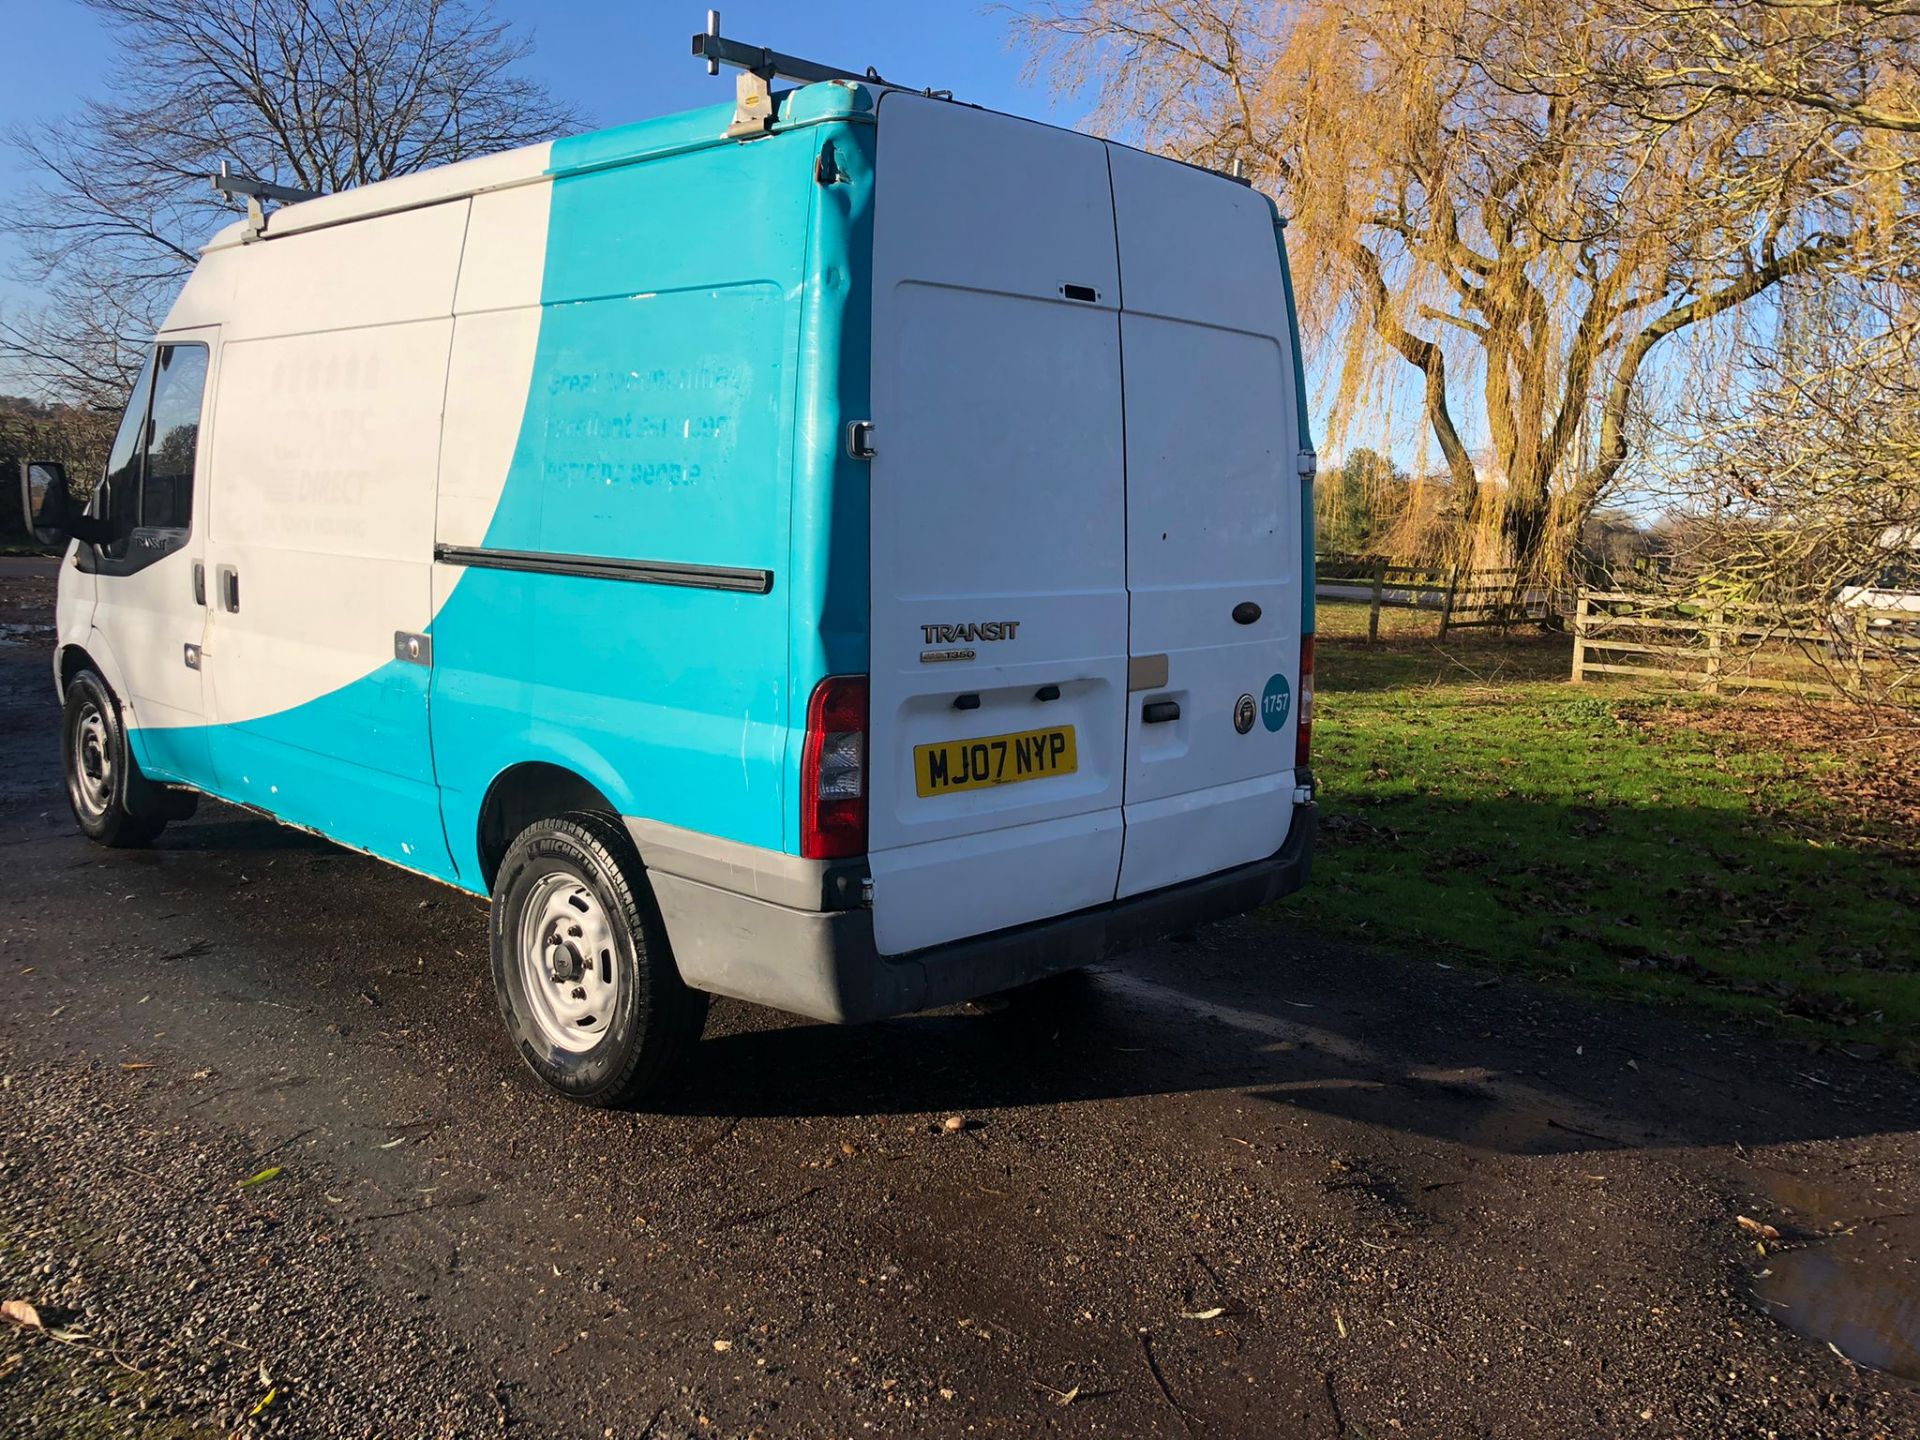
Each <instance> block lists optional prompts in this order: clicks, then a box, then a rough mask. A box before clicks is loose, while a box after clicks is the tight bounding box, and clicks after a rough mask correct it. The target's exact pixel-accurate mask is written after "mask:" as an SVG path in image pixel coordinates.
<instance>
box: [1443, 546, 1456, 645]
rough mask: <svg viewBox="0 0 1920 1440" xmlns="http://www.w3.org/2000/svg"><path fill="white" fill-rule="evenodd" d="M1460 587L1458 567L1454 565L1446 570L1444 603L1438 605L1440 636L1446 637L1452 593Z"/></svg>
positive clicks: (1451, 617) (1451, 615)
mask: <svg viewBox="0 0 1920 1440" xmlns="http://www.w3.org/2000/svg"><path fill="white" fill-rule="evenodd" d="M1459 588H1460V567H1459V566H1458V565H1456V566H1454V567H1453V569H1452V570H1450V571H1448V572H1447V598H1446V603H1445V604H1443V605H1442V606H1441V607H1440V638H1441V639H1442V640H1444V639H1446V638H1447V629H1448V627H1449V626H1451V625H1452V624H1453V594H1454V591H1456V590H1458V589H1459Z"/></svg>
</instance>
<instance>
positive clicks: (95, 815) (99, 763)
mask: <svg viewBox="0 0 1920 1440" xmlns="http://www.w3.org/2000/svg"><path fill="white" fill-rule="evenodd" d="M60 758H61V762H62V766H63V769H64V770H65V773H66V781H67V803H68V804H69V805H71V806H72V807H73V818H74V819H75V820H76V821H77V822H78V823H79V825H80V830H81V833H83V834H84V835H85V836H86V837H87V838H88V839H89V840H93V841H97V842H98V843H99V844H102V845H112V846H116V847H128V848H131V847H137V846H142V845H150V844H152V843H153V840H154V837H155V836H157V835H159V833H160V832H161V831H162V830H164V829H166V827H167V821H168V820H169V819H174V818H179V817H180V816H181V815H183V814H191V813H192V799H191V797H188V796H185V795H184V794H183V795H182V797H181V798H179V799H175V797H174V795H173V792H170V791H168V790H167V789H166V788H165V787H164V786H161V785H156V784H154V783H153V781H151V780H149V779H148V778H147V777H146V776H145V775H143V774H142V773H141V771H140V767H139V766H138V765H137V764H135V763H134V759H133V754H132V752H131V751H130V750H129V749H128V748H127V731H126V726H125V725H124V724H123V723H122V722H121V718H120V706H119V703H118V702H117V701H116V700H115V699H114V697H113V692H112V691H111V690H109V689H108V688H107V682H106V681H104V680H102V679H101V678H100V677H99V676H98V675H97V674H95V673H94V672H93V671H91V670H82V671H81V672H80V673H79V674H78V675H76V676H74V677H73V679H72V680H71V681H70V682H69V683H68V685H67V699H66V707H65V709H64V710H63V711H62V714H61V718H60Z"/></svg>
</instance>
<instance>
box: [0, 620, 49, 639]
mask: <svg viewBox="0 0 1920 1440" xmlns="http://www.w3.org/2000/svg"><path fill="white" fill-rule="evenodd" d="M52 638H53V626H51V625H47V624H44V623H42V622H39V621H30V620H28V621H23V620H0V641H4V640H51V639H52Z"/></svg>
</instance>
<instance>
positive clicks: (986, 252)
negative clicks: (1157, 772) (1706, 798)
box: [868, 91, 1127, 954]
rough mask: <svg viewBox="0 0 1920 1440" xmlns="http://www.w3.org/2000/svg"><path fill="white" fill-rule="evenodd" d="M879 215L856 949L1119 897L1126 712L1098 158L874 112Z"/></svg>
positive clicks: (1001, 132)
mask: <svg viewBox="0 0 1920 1440" xmlns="http://www.w3.org/2000/svg"><path fill="white" fill-rule="evenodd" d="M877 143H878V151H877V156H876V163H875V177H876V190H875V200H874V314H873V419H874V431H873V441H872V443H873V448H874V450H875V457H874V459H873V462H872V469H871V477H872V501H871V513H872V614H871V625H872V632H871V633H872V641H871V644H872V661H871V668H872V677H871V684H872V691H871V704H872V718H871V730H870V734H869V740H870V745H871V752H870V757H869V766H868V779H869V784H870V787H871V789H870V795H869V827H870V834H869V856H870V861H871V865H872V872H873V881H874V900H873V906H874V932H875V936H876V939H877V942H878V944H879V948H880V950H881V951H882V952H883V953H885V954H900V953H904V952H906V951H911V950H917V949H921V948H924V947H926V946H930V945H936V944H940V943H942V942H943V941H948V940H953V939H956V938H959V937H961V936H967V935H977V934H984V933H987V932H989V931H993V930H999V929H1004V928H1006V927H1009V926H1013V925H1019V924H1023V923H1026V922H1028V921H1032V920H1038V919H1041V918H1044V917H1047V916H1051V915H1057V914H1062V913H1065V912H1068V911H1073V910H1079V909H1084V908H1086V907H1088V906H1090V905H1096V904H1100V903H1103V902H1106V901H1109V900H1111V899H1112V898H1113V892H1114V885H1115V882H1116V879H1117V877H1118V873H1119V866H1120V837H1121V814H1120V804H1121V785H1122V776H1121V768H1122V757H1123V738H1122V727H1123V724H1124V703H1125V698H1126V626H1127V596H1126V577H1125V539H1124V520H1125V500H1124V489H1123V474H1122V465H1123V457H1122V453H1121V415H1120V343H1119V320H1118V308H1117V307H1118V303H1119V299H1118V292H1119V283H1118V280H1119V277H1118V272H1117V265H1116V259H1115V253H1114V231H1113V211H1112V200H1111V192H1110V189H1109V184H1108V175H1107V163H1106V152H1105V147H1104V145H1103V143H1102V142H1100V141H1098V140H1094V139H1091V138H1090V137H1087V136H1084V135H1075V134H1072V133H1069V132H1067V131H1062V130H1055V129H1052V128H1050V127H1047V126H1042V125H1034V124H1030V123H1028V122H1026V121H1021V120H1014V119H1011V118H1009V117H1007V116H1003V115H994V114H990V113H987V112H984V111H979V110H973V109H970V108H968V107H966V106H960V105H954V104H951V103H947V102H942V101H937V100H931V99H925V98H921V97H918V96H913V95H907V94H902V93H900V92H897V91H889V92H887V93H886V95H885V96H884V97H883V98H882V100H881V102H880V109H879V137H878V142H877Z"/></svg>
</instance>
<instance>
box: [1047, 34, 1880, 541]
mask: <svg viewBox="0 0 1920 1440" xmlns="http://www.w3.org/2000/svg"><path fill="white" fill-rule="evenodd" d="M1660 3H1662V0H1511V3H1502V4H1501V5H1500V6H1499V8H1498V9H1497V11H1496V10H1495V9H1493V8H1491V7H1490V6H1488V5H1487V4H1486V3H1485V0H1296V3H1292V4H1282V3H1278V0H1269V3H1260V0H1052V3H1049V4H1047V5H1045V6H1043V7H1042V8H1041V9H1040V10H1038V11H1037V12H1031V13H1028V14H1027V15H1025V16H1024V17H1022V18H1019V19H1017V20H1016V22H1015V23H1016V25H1017V26H1018V27H1019V28H1021V29H1022V30H1023V31H1024V32H1025V34H1026V35H1027V37H1028V38H1029V39H1030V40H1031V41H1032V42H1033V43H1034V44H1035V45H1036V47H1037V48H1038V52H1039V53H1041V54H1046V55H1050V56H1051V57H1053V58H1054V59H1055V60H1056V61H1058V62H1059V63H1060V64H1061V66H1062V70H1061V79H1062V83H1063V84H1064V85H1067V86H1081V85H1084V86H1088V87H1089V88H1090V89H1091V90H1092V92H1093V94H1094V96H1095V98H1096V102H1097V107H1098V108H1097V111H1096V113H1097V116H1098V118H1099V120H1100V122H1101V123H1102V124H1104V125H1105V126H1106V127H1107V128H1109V129H1110V130H1113V131H1115V132H1117V133H1120V134H1123V135H1126V136H1128V137H1129V138H1136V139H1138V140H1140V141H1142V142H1144V143H1146V144H1149V145H1151V146H1155V147H1157V148H1161V149H1164V150H1168V151H1170V152H1172V153H1175V154H1178V155H1180V156H1182V157H1183V158H1187V159H1191V160H1195V161H1198V162H1201V163H1206V164H1212V165H1217V166H1225V165H1228V164H1230V163H1232V162H1233V161H1236V160H1237V161H1240V162H1243V163H1244V164H1245V165H1246V166H1247V168H1248V169H1249V171H1250V172H1251V173H1252V175H1253V176H1254V177H1255V178H1256V180H1257V181H1258V182H1259V183H1262V184H1265V185H1267V186H1268V187H1270V188H1271V189H1273V190H1274V191H1275V193H1276V194H1278V195H1279V196H1280V198H1281V203H1282V207H1283V210H1284V212H1285V213H1287V214H1288V215H1289V216H1290V218H1291V221H1292V226H1293V228H1292V229H1291V230H1290V232H1289V234H1290V238H1291V242H1292V248H1293V250H1294V252H1295V255H1296V263H1297V266H1298V271H1299V274H1300V278H1301V281H1302V302H1303V310H1304V314H1305V319H1306V321H1307V324H1308V327H1309V332H1310V333H1309V339H1310V340H1313V341H1316V342H1317V343H1318V344H1319V346H1320V347H1321V349H1322V351H1323V353H1325V354H1328V355H1329V356H1330V357H1331V358H1333V359H1335V360H1336V361H1338V362H1339V365H1338V372H1339V375H1340V391H1339V395H1338V397H1337V399H1336V405H1335V412H1336V413H1335V425H1336V430H1338V428H1340V427H1342V426H1344V425H1346V424H1349V423H1351V420H1352V417H1353V414H1354V412H1355V411H1356V409H1357V408H1358V406H1357V405H1356V403H1355V402H1356V401H1357V400H1358V399H1359V398H1360V397H1362V396H1364V395H1366V394H1368V393H1370V392H1373V391H1377V389H1378V388H1379V386H1380V384H1381V382H1382V380H1383V378H1384V377H1386V376H1388V375H1390V374H1391V372H1392V371H1393V370H1394V369H1400V368H1410V370H1411V371H1412V373H1413V376H1414V377H1415V379H1416V381H1417V385H1418V388H1419V391H1420V394H1421V396H1422V401H1421V406H1422V413H1423V416H1424V420H1425V422H1426V428H1427V429H1428V430H1429V431H1430V433H1431V440H1432V443H1433V444H1434V445H1435V446H1436V447H1437V449H1438V451H1439V454H1440V456H1441V458H1442V459H1443V461H1444V463H1445V467H1446V470H1447V472H1448V475H1449V478H1450V489H1451V491H1452V496H1453V500H1454V504H1455V507H1456V509H1457V511H1458V512H1459V515H1460V517H1461V518H1462V519H1463V520H1468V521H1472V522H1477V523H1476V524H1475V525H1473V526H1472V527H1463V528H1471V529H1472V530H1475V531H1477V533H1478V534H1479V535H1480V536H1481V537H1482V541H1483V543H1484V542H1485V541H1486V540H1487V539H1488V538H1489V537H1497V538H1498V541H1499V544H1500V546H1501V548H1502V549H1504V550H1505V552H1506V553H1507V555H1508V556H1510V557H1511V558H1513V559H1515V560H1517V561H1518V562H1520V563H1522V564H1524V565H1529V566H1534V567H1540V568H1550V567H1552V566H1553V565H1554V564H1556V563H1557V562H1559V561H1561V560H1563V559H1565V558H1566V556H1567V555H1568V554H1569V553H1570V552H1571V550H1572V548H1573V546H1574V544H1575V543H1576V540H1577V536H1578V534H1579V532H1580V528H1581V525H1582V524H1583V522H1584V521H1585V519H1586V518H1587V517H1588V516H1589V515H1591V514H1592V513H1593V512H1594V510H1595V508H1596V507H1597V506H1599V505H1601V504H1602V503H1604V502H1606V501H1607V500H1608V499H1609V497H1610V496H1612V495H1614V494H1615V493H1617V491H1618V489H1619V487H1620V486H1621V485H1622V483H1623V482H1624V481H1625V480H1626V479H1628V478H1630V476H1631V474H1632V471H1631V468H1630V466H1631V462H1633V460H1634V458H1635V456H1636V453H1637V450H1636V445H1637V441H1638V440H1639V439H1640V437H1642V436H1643V435H1644V434H1645V432H1646V429H1647V426H1648V425H1649V423H1650V420H1651V419H1652V417H1653V415H1654V414H1655V412H1656V410H1657V409H1658V402H1659V395H1658V393H1657V392H1658V389H1659V387H1658V385H1657V384H1656V383H1654V382H1655V380H1656V379H1657V378H1658V372H1660V371H1671V370H1675V369H1677V368H1678V362H1679V361H1680V360H1681V359H1682V358H1683V356H1684V354H1685V352H1686V351H1687V350H1688V349H1689V348H1691V349H1693V350H1694V351H1695V352H1697V353H1701V354H1707V353H1713V354H1717V356H1718V358H1719V362H1720V363H1722V364H1725V363H1727V357H1728V356H1730V355H1732V354H1734V353H1736V352H1737V348H1738V347H1737V345H1736V344H1734V343H1732V342H1731V340H1730V338H1729V337H1732V336H1736V335H1737V334H1738V330H1737V328H1736V327H1737V326H1738V324H1739V323H1740V321H1741V320H1742V318H1743V316H1745V315H1748V314H1754V313H1756V312H1755V310H1754V307H1753V305H1752V302H1754V301H1755V300H1756V299H1757V298H1759V297H1762V296H1766V295H1768V294H1770V293H1772V292H1773V291H1775V290H1776V288H1777V287H1778V286H1780V285H1781V284H1782V283H1783V282H1786V281H1789V280H1792V279H1794V278H1795V277H1800V276H1817V275H1821V274H1824V273H1825V272H1826V271H1828V270H1829V269H1830V268H1831V267H1833V266H1836V265H1838V264H1840V263H1841V262H1842V261H1843V260H1845V259H1847V258H1848V257H1850V256H1852V255H1853V254H1854V253H1855V252H1856V251H1857V249H1858V247H1859V245H1860V240H1861V235H1862V231H1863V228H1864V227H1867V226H1869V225H1871V224H1872V223H1875V218H1876V217H1879V216H1884V215H1886V214H1888V213H1905V214H1910V213H1911V212H1910V207H1909V205H1908V201H1907V200H1905V199H1895V200H1893V201H1892V202H1891V208H1890V209H1889V208H1888V207H1889V200H1888V196H1887V194H1886V193H1885V191H1884V187H1883V189H1882V190H1881V191H1879V192H1876V193H1874V194H1872V195H1869V194H1867V193H1866V190H1865V189H1863V178H1864V177H1867V176H1870V175H1872V174H1875V173H1877V172H1876V171H1875V166H1876V164H1877V157H1876V153H1875V146H1876V142H1875V141H1874V140H1872V139H1870V138H1867V137H1863V135H1862V134H1861V132H1860V130H1859V128H1858V127H1857V126H1856V125H1850V124H1849V123H1847V122H1846V121H1844V120H1842V119H1840V118H1838V117H1836V116H1835V115H1833V114H1832V113H1831V112H1830V111H1827V110H1824V109H1822V108H1820V107H1817V106H1814V105H1810V104H1808V105H1788V104H1785V103H1782V102H1780V101H1778V100H1777V99H1775V98H1774V97H1771V96H1769V95H1767V94H1763V93H1761V91H1760V90H1759V89H1757V88H1753V89H1750V91H1749V90H1741V89H1739V88H1737V87H1734V86H1731V85H1727V84H1721V85H1719V87H1718V88H1716V89H1715V90H1714V91H1713V92H1712V94H1711V95H1710V96H1708V97H1705V98H1701V97H1698V96H1695V95H1694V94H1693V93H1692V92H1690V91H1686V90H1685V89H1684V87H1681V88H1680V89H1678V90H1676V89H1674V88H1673V87H1671V86H1668V85H1667V83H1666V81H1665V80H1664V79H1661V80H1658V81H1657V82H1656V81H1652V80H1647V79H1646V78H1645V76H1644V74H1643V72H1645V71H1647V70H1648V69H1649V68H1650V67H1656V68H1657V65H1658V64H1661V63H1667V62H1666V61H1663V60H1662V59H1661V53H1664V52H1656V50H1655V48H1654V46H1653V45H1652V42H1651V40H1650V39H1649V37H1650V36H1656V35H1657V36H1658V37H1660V38H1661V41H1662V43H1670V45H1671V47H1672V49H1671V53H1684V47H1685V45H1686V44H1688V43H1697V44H1701V45H1707V44H1708V43H1709V42H1708V41H1707V40H1705V39H1700V38H1698V37H1695V38H1694V39H1692V40H1689V38H1688V36H1687V35H1686V34H1685V33H1680V34H1678V35H1677V36H1676V35H1674V34H1672V33H1670V31H1669V30H1666V29H1661V28H1660V27H1659V26H1658V25H1656V24H1655V23H1653V22H1652V21H1650V20H1647V19H1646V16H1645V15H1641V17H1640V21H1639V22H1637V23H1639V28H1637V29H1636V28H1635V27H1634V26H1633V25H1629V24H1628V23H1627V22H1626V21H1625V20H1624V19H1623V18H1622V17H1621V15H1620V14H1619V13H1616V9H1617V7H1630V6H1634V5H1639V6H1641V7H1643V9H1651V7H1653V6H1656V5H1658V4H1660ZM1674 3H1675V5H1676V6H1678V5H1681V4H1684V3H1691V0H1674ZM1810 3H1814V4H1825V3H1826V0H1810ZM1707 8H1711V7H1707ZM1676 23H1677V22H1676ZM1682 30H1683V31H1684V27H1682ZM1850 63H1852V61H1851V59H1850V57H1848V56H1843V55H1839V54H1833V53H1826V52H1822V51H1820V50H1819V48H1818V47H1817V46H1816V47H1814V48H1813V50H1812V51H1811V53H1810V54H1809V56H1808V58H1807V61H1806V64H1805V65H1804V66H1803V67H1802V78H1803V79H1804V80H1805V81H1806V84H1807V86H1808V87H1811V86H1812V85H1813V83H1814V81H1815V80H1816V79H1817V78H1818V77H1819V76H1821V75H1839V74H1840V73H1841V72H1844V71H1845V70H1846V67H1847V65H1848V64H1850ZM1636 77H1639V79H1638V80H1636ZM1830 88H1833V89H1835V90H1836V91H1838V90H1840V89H1843V88H1844V87H1842V86H1839V85H1837V84H1836V85H1835V86H1833V87H1830ZM1868 188H1871V187H1868ZM1875 207H1879V208H1875ZM1762 308H1764V307H1762ZM1716 343H1717V349H1716ZM1656 356H1657V357H1659V358H1658V359H1657V360H1656ZM1474 388H1477V389H1478V392H1479V394H1478V408H1479V410H1480V414H1481V417H1482V419H1483V421H1484V427H1485V433H1486V437H1487V442H1488V444H1487V447H1486V451H1485V453H1484V455H1481V456H1476V455H1475V454H1474V452H1473V449H1472V448H1471V445H1470V441H1469V436H1470V434H1471V433H1472V430H1471V428H1470V427H1467V426H1463V425H1462V424H1461V423H1460V421H1459V420H1458V419H1457V418H1456V416H1457V415H1458V414H1459V413H1460V412H1459V410H1458V408H1457V407H1459V406H1460V405H1461V404H1462V403H1463V401H1464V400H1465V399H1466V397H1467V396H1468V395H1470V394H1471V393H1472V390H1473V389H1474Z"/></svg>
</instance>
